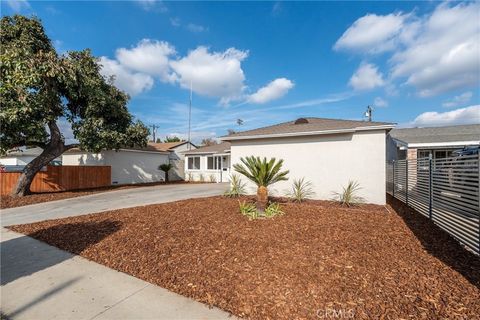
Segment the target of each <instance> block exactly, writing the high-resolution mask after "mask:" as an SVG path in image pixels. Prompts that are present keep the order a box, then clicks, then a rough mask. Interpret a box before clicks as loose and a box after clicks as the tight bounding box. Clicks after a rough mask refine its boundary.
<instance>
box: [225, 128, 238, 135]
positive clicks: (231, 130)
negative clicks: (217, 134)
mask: <svg viewBox="0 0 480 320" xmlns="http://www.w3.org/2000/svg"><path fill="white" fill-rule="evenodd" d="M227 133H228V135H231V134H234V133H236V131H235V130H233V129H227Z"/></svg>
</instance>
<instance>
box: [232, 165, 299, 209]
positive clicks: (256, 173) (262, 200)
mask: <svg viewBox="0 0 480 320" xmlns="http://www.w3.org/2000/svg"><path fill="white" fill-rule="evenodd" d="M240 161H241V162H242V163H243V164H240V163H236V164H234V165H233V168H234V169H235V171H237V172H238V173H240V174H242V175H244V176H245V177H247V179H249V180H250V181H252V182H253V183H255V184H256V185H257V210H258V211H259V212H260V213H263V212H264V211H265V208H266V206H267V202H268V189H267V187H268V186H270V185H272V184H274V183H276V182H279V181H286V180H288V178H287V175H288V173H289V171H288V170H286V171H280V170H281V169H282V165H283V160H282V159H280V160H278V161H277V160H276V159H275V158H271V159H270V160H268V161H267V158H263V159H260V157H254V156H250V157H245V158H240Z"/></svg>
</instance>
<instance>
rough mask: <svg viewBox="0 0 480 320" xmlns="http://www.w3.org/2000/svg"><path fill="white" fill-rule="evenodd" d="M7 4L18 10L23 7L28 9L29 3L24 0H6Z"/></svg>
mask: <svg viewBox="0 0 480 320" xmlns="http://www.w3.org/2000/svg"><path fill="white" fill-rule="evenodd" d="M5 2H6V3H7V5H8V6H9V7H10V9H12V10H13V11H15V12H20V11H22V10H25V9H30V8H31V6H30V3H28V1H26V0H6V1H5Z"/></svg>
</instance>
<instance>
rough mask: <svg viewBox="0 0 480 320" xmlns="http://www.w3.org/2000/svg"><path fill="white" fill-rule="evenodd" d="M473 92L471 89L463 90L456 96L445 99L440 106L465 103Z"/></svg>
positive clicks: (455, 105) (449, 106)
mask: <svg viewBox="0 0 480 320" xmlns="http://www.w3.org/2000/svg"><path fill="white" fill-rule="evenodd" d="M472 96H473V93H472V92H471V91H467V92H464V93H462V94H460V95H458V96H455V97H453V98H452V99H451V100H449V101H445V102H444V103H443V104H442V106H444V107H445V108H452V107H458V106H459V105H461V104H464V103H467V102H469V101H470V99H471V98H472Z"/></svg>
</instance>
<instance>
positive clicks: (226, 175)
mask: <svg viewBox="0 0 480 320" xmlns="http://www.w3.org/2000/svg"><path fill="white" fill-rule="evenodd" d="M208 156H211V154H208V155H201V154H200V155H195V157H200V169H199V170H189V169H188V157H194V156H186V157H185V180H187V181H188V180H189V179H192V181H200V180H201V178H200V177H201V175H203V178H204V180H205V181H209V182H210V181H211V180H210V177H213V178H214V179H215V182H228V181H230V157H229V156H224V157H226V159H225V161H226V164H225V165H226V166H227V168H226V170H208V169H207V157H208Z"/></svg>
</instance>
